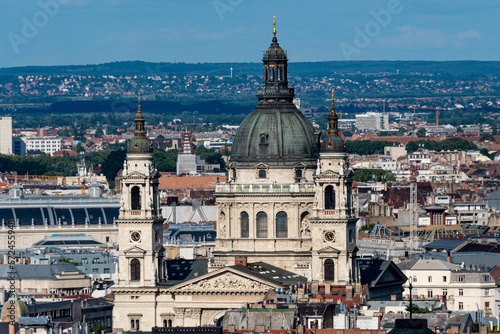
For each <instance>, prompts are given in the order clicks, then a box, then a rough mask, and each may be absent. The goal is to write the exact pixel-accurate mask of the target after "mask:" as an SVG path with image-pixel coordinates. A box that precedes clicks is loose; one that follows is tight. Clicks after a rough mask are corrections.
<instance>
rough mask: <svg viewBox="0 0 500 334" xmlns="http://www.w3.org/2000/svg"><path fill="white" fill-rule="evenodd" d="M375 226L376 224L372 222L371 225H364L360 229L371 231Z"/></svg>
mask: <svg viewBox="0 0 500 334" xmlns="http://www.w3.org/2000/svg"><path fill="white" fill-rule="evenodd" d="M374 227H375V224H373V223H371V224H369V225H363V226H361V228H360V229H359V230H360V231H367V232H371V230H373V228H374Z"/></svg>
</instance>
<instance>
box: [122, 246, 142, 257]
mask: <svg viewBox="0 0 500 334" xmlns="http://www.w3.org/2000/svg"><path fill="white" fill-rule="evenodd" d="M123 253H124V254H125V255H144V254H146V251H145V250H144V249H142V248H140V247H138V246H133V247H130V248H127V249H126V250H124V251H123Z"/></svg>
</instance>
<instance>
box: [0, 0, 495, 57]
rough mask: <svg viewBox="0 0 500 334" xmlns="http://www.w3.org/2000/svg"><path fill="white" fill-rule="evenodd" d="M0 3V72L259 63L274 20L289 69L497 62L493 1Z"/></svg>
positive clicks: (62, 0) (110, 0)
mask: <svg viewBox="0 0 500 334" xmlns="http://www.w3.org/2000/svg"><path fill="white" fill-rule="evenodd" d="M3 2H4V4H3V9H4V10H3V12H2V14H0V15H1V17H2V21H3V22H4V24H3V26H2V28H1V31H0V33H1V35H3V38H2V39H1V42H0V45H1V47H2V49H3V50H4V52H3V54H2V56H1V57H0V67H14V66H28V65H73V64H75V65H76V64H96V63H105V62H112V61H126V60H143V61H158V62H188V63H192V62H194V63H196V62H257V61H259V59H260V57H261V53H260V50H261V49H262V48H265V47H267V46H268V43H269V42H270V39H271V36H272V20H273V15H276V17H277V18H276V21H277V31H278V33H277V37H278V40H279V42H280V44H281V45H282V46H283V47H284V48H287V49H288V50H289V51H290V53H289V58H290V61H292V62H300V61H330V60H500V57H499V56H498V55H499V54H500V53H499V52H498V51H499V50H498V49H499V47H498V45H500V43H498V42H499V37H498V36H497V35H496V34H495V31H496V30H495V29H494V26H493V23H494V22H495V18H496V17H497V16H498V14H500V4H498V3H497V2H494V1H480V2H477V3H469V2H467V1H455V2H453V5H452V4H451V3H446V2H439V3H435V2H432V1H427V0H421V1H420V0H383V1H382V0H381V1H379V0H377V1H370V2H368V1H364V2H362V3H361V4H360V3H356V4H352V3H337V2H336V3H331V2H328V1H326V0H318V1H316V2H315V3H314V4H313V5H311V4H310V3H306V2H299V1H287V2H285V1H275V2H273V3H271V4H269V3H267V2H264V1H261V0H257V1H245V0H215V1H199V0H197V1H190V2H185V1H184V2H181V1H157V0H150V1H143V2H140V3H139V2H134V1H130V0H106V1H93V0H40V1H37V2H29V3H25V2H21V1H18V0H4V1H3ZM478 50H480V52H479V51H478Z"/></svg>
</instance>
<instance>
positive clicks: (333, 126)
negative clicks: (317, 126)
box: [328, 89, 339, 135]
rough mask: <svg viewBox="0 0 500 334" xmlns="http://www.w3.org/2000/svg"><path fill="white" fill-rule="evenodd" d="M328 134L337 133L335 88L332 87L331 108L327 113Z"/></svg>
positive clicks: (337, 120) (337, 118) (337, 117)
mask: <svg viewBox="0 0 500 334" xmlns="http://www.w3.org/2000/svg"><path fill="white" fill-rule="evenodd" d="M328 134H329V135H330V134H334V135H338V134H339V116H338V115H337V112H336V111H335V89H332V108H331V109H330V114H329V115H328Z"/></svg>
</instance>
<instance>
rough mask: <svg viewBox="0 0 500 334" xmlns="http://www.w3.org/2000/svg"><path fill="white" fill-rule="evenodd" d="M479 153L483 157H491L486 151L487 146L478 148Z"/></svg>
mask: <svg viewBox="0 0 500 334" xmlns="http://www.w3.org/2000/svg"><path fill="white" fill-rule="evenodd" d="M479 153H481V154H482V155H484V156H485V157H488V158H491V157H490V152H489V151H488V149H487V148H485V147H483V148H482V149H480V150H479Z"/></svg>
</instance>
